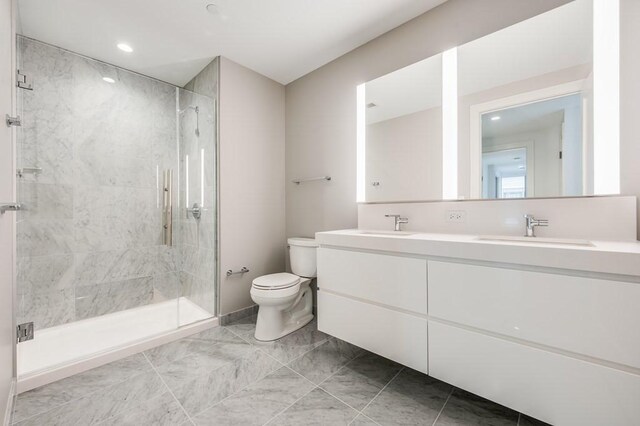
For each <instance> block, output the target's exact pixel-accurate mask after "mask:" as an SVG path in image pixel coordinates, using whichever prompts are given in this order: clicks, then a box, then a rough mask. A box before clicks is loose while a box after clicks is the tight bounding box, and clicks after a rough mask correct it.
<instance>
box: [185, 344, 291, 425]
mask: <svg viewBox="0 0 640 426" xmlns="http://www.w3.org/2000/svg"><path fill="white" fill-rule="evenodd" d="M238 337H240V336H238ZM247 343H249V342H247ZM251 346H252V347H253V348H254V349H255V350H256V351H257V352H261V353H263V354H265V355H267V356H268V357H269V358H272V359H273V360H275V361H276V362H277V363H278V364H280V365H281V367H278V368H276V369H275V370H273V371H270V372H268V373H267V374H265V375H264V376H261V377H259V378H258V379H256V380H254V381H252V382H250V383H247V384H246V385H245V386H243V387H241V388H240V389H238V390H237V391H235V392H233V393H232V394H230V395H227V396H225V397H224V398H222V399H221V400H220V401H217V402H215V403H214V404H211V405H208V406H207V407H206V408H205V409H203V410H200V411H198V412H197V413H196V414H194V415H193V417H194V418H195V417H198V416H199V415H200V414H202V413H204V412H205V411H207V410H209V409H211V408H213V407H215V406H216V405H219V404H221V403H222V402H224V401H226V400H227V399H229V398H231V397H232V396H235V395H237V394H239V393H240V392H242V391H243V390H245V389H247V388H248V387H249V386H251V385H252V384H254V383H257V382H259V381H260V380H262V379H264V378H265V377H267V376H268V375H269V374H272V373H273V372H275V371H277V370H279V369H281V368H282V367H287V366H286V365H284V364H282V362H280V361H279V360H278V359H276V358H274V357H272V356H271V355H269V354H268V353H266V352H264V351H261V350H260V348H258V347H255V346H253V345H251ZM287 368H288V367H287ZM292 371H293V370H292ZM193 423H195V422H193Z"/></svg>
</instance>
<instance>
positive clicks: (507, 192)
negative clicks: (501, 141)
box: [482, 146, 533, 198]
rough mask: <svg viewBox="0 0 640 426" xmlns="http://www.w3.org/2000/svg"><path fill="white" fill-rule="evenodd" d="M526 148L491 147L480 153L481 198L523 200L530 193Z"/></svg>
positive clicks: (530, 169) (530, 182)
mask: <svg viewBox="0 0 640 426" xmlns="http://www.w3.org/2000/svg"><path fill="white" fill-rule="evenodd" d="M528 171H531V172H533V168H528V167H527V147H526V146H522V147H506V146H503V147H500V146H496V147H491V148H488V149H486V150H485V151H484V152H483V153H482V198H524V197H526V196H527V195H528V194H529V193H531V192H532V188H531V184H532V182H533V179H532V177H531V176H529V175H528Z"/></svg>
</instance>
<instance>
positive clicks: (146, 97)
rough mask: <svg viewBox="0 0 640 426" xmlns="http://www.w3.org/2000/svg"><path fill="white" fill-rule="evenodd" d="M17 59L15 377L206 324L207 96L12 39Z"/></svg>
mask: <svg viewBox="0 0 640 426" xmlns="http://www.w3.org/2000/svg"><path fill="white" fill-rule="evenodd" d="M18 63H19V72H20V73H21V74H24V75H26V76H28V80H29V83H30V84H25V85H22V86H23V87H21V88H19V89H18V107H19V113H20V116H21V117H22V127H20V128H19V131H18V141H17V142H18V154H17V169H18V176H17V182H18V198H19V200H18V201H19V202H20V203H21V204H22V205H23V210H21V211H20V212H18V216H17V255H18V259H17V300H18V314H17V323H18V324H19V325H20V327H21V328H20V330H21V334H22V335H24V336H25V339H27V338H28V337H29V335H30V334H31V332H32V331H33V339H31V340H25V341H23V342H20V343H18V348H17V355H18V357H17V363H18V365H17V369H18V380H19V383H20V382H22V383H29V380H31V381H32V382H33V384H34V385H37V384H41V383H42V382H43V381H47V380H46V379H42V377H45V376H46V375H47V374H50V373H51V372H55V371H61V370H63V369H64V368H68V367H69V366H77V365H79V364H81V363H82V362H87V361H88V360H95V359H97V358H99V357H101V356H111V359H114V358H113V357H114V354H118V353H120V355H122V353H124V352H126V351H127V350H128V351H129V352H130V351H132V350H134V349H132V348H135V347H138V348H140V347H141V346H140V345H145V344H146V345H150V344H154V342H155V343H157V342H161V341H169V340H171V338H172V336H176V337H177V336H178V334H180V333H181V332H182V333H183V335H184V333H187V332H190V331H193V329H194V328H197V327H200V328H203V327H208V326H211V325H212V323H213V322H214V321H216V320H215V317H216V306H217V290H216V289H217V285H216V284H217V283H216V282H217V278H216V277H217V260H216V259H217V255H216V254H217V248H216V246H217V223H216V207H217V206H216V200H217V197H216V175H217V171H216V168H217V165H216V156H217V149H216V136H217V131H216V129H217V126H216V120H217V118H216V102H215V100H214V99H211V98H209V97H207V96H204V95H200V94H196V93H193V92H190V91H188V90H185V89H183V88H179V87H175V86H172V85H170V84H168V83H164V82H161V81H158V80H154V79H152V78H148V77H145V76H142V75H140V74H136V73H133V72H129V71H126V70H124V69H121V68H118V67H115V66H112V65H109V64H105V63H103V62H99V61H96V60H93V59H90V58H87V57H84V56H81V55H78V54H75V53H73V52H69V51H66V50H63V49H60V48H57V47H54V46H51V45H48V44H45V43H41V42H39V41H36V40H32V39H28V38H24V37H20V38H19V40H18ZM136 345H137V346H136ZM123 351H124V352H123ZM116 356H117V355H116ZM39 378H40V379H39ZM29 387H32V386H31V385H29V384H26V385H24V386H23V389H21V390H25V388H29Z"/></svg>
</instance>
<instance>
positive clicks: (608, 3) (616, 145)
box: [356, 0, 622, 204]
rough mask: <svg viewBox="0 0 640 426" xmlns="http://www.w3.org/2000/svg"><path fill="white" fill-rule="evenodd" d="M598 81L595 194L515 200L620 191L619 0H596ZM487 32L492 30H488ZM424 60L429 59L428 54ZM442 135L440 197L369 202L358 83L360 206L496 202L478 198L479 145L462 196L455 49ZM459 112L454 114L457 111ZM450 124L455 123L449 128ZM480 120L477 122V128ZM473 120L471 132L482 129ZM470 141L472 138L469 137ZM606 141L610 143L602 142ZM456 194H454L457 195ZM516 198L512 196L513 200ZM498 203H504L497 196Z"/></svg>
mask: <svg viewBox="0 0 640 426" xmlns="http://www.w3.org/2000/svg"><path fill="white" fill-rule="evenodd" d="M593 12H594V13H593V49H594V50H593V79H594V99H597V100H598V102H594V105H593V108H594V131H593V138H594V194H588V195H582V196H569V197H566V196H565V197H529V198H527V197H525V198H517V199H515V200H535V199H554V198H592V197H601V196H619V195H622V194H620V0H593ZM487 35H488V34H487ZM425 59H426V58H425ZM442 67H443V77H442V79H443V82H442V83H443V89H442V96H443V98H442V105H443V137H442V144H443V146H442V148H443V149H442V156H443V167H442V174H443V175H442V178H443V180H442V186H443V188H442V190H443V193H442V195H443V199H441V200H422V201H420V200H411V201H374V202H367V201H366V190H365V185H366V169H365V164H366V97H365V85H366V82H364V83H362V84H360V85H358V86H357V90H356V91H357V95H356V102H357V104H356V110H357V119H356V122H357V148H356V156H357V164H356V167H357V168H356V175H357V179H356V180H357V189H356V202H357V203H359V204H393V203H421V202H448V201H495V200H493V199H484V198H479V195H480V193H479V188H477V187H476V185H475V183H476V181H477V177H476V179H474V176H476V174H478V173H479V172H480V165H479V164H477V161H476V159H477V158H481V155H479V151H478V150H481V148H480V147H478V146H476V145H477V144H473V143H471V144H470V151H469V155H470V159H469V160H470V163H469V164H470V177H471V182H470V197H469V198H464V197H463V198H461V196H460V194H459V187H458V158H457V157H458V126H457V109H458V108H457V104H458V97H457V81H458V73H457V47H454V48H452V49H449V50H447V51H445V52H443V65H442ZM454 112H455V113H454ZM452 124H455V126H453V127H451V125H452ZM476 124H477V126H476ZM479 126H480V123H479V121H478V122H477V123H475V122H474V125H473V126H471V132H477V131H479V130H478V129H477V128H476V127H478V128H479ZM470 139H472V138H470ZM604 141H606V142H607V143H606V144H605V143H603V142H604ZM454 197H455V198H454ZM511 200H514V199H511ZM498 201H502V200H499V199H498Z"/></svg>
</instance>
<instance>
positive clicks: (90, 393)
mask: <svg viewBox="0 0 640 426" xmlns="http://www.w3.org/2000/svg"><path fill="white" fill-rule="evenodd" d="M132 356H134V355H132ZM105 365H109V364H105ZM100 367H103V366H100ZM100 367H96V368H100ZM91 370H94V368H91V369H89V370H87V371H91ZM87 371H83V372H82V373H78V374H74V375H72V376H69V377H65V378H64V379H60V380H57V381H56V382H59V381H62V380H65V379H68V378H71V377H75V376H79V375H81V374H83V373H86V372H87ZM145 373H146V371H141V372H139V373H136V374H134V375H133V376H128V377H127V378H125V379H123V380H120V381H119V382H115V383H111V384H110V385H108V386H106V388H110V387H112V386H116V385H121V384H122V383H124V382H126V381H128V380H131V379H132V378H134V377H136V376H139V375H141V374H145ZM56 382H51V383H49V384H46V385H43V386H40V387H44V386H49V385H51V384H53V383H56ZM35 389H38V388H35ZM35 389H32V390H35ZM104 389H105V387H101V388H100V389H96V390H94V391H92V392H88V393H85V394H82V395H80V396H79V397H77V398H73V399H70V400H69V401H66V402H63V403H62V404H58V405H56V406H55V407H51V408H49V409H47V410H45V411H41V412H40V413H38V414H34V415H32V416H29V417H25V418H24V419H21V420H19V421H14V422H13V423H12V424H11V426H14V425H17V424H18V423H22V422H24V421H26V420H30V419H33V418H34V417H37V416H41V415H43V414H46V413H48V412H50V411H53V410H55V409H56V408H60V407H63V406H65V405H69V404H71V403H72V402H76V401H78V400H80V399H82V398H86V397H87V396H90V395H93V394H95V393H98V392H100V391H101V390H104ZM27 392H30V391H27ZM24 393H26V392H24ZM18 396H19V395H18ZM16 406H17V401H16ZM14 410H15V408H14Z"/></svg>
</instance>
